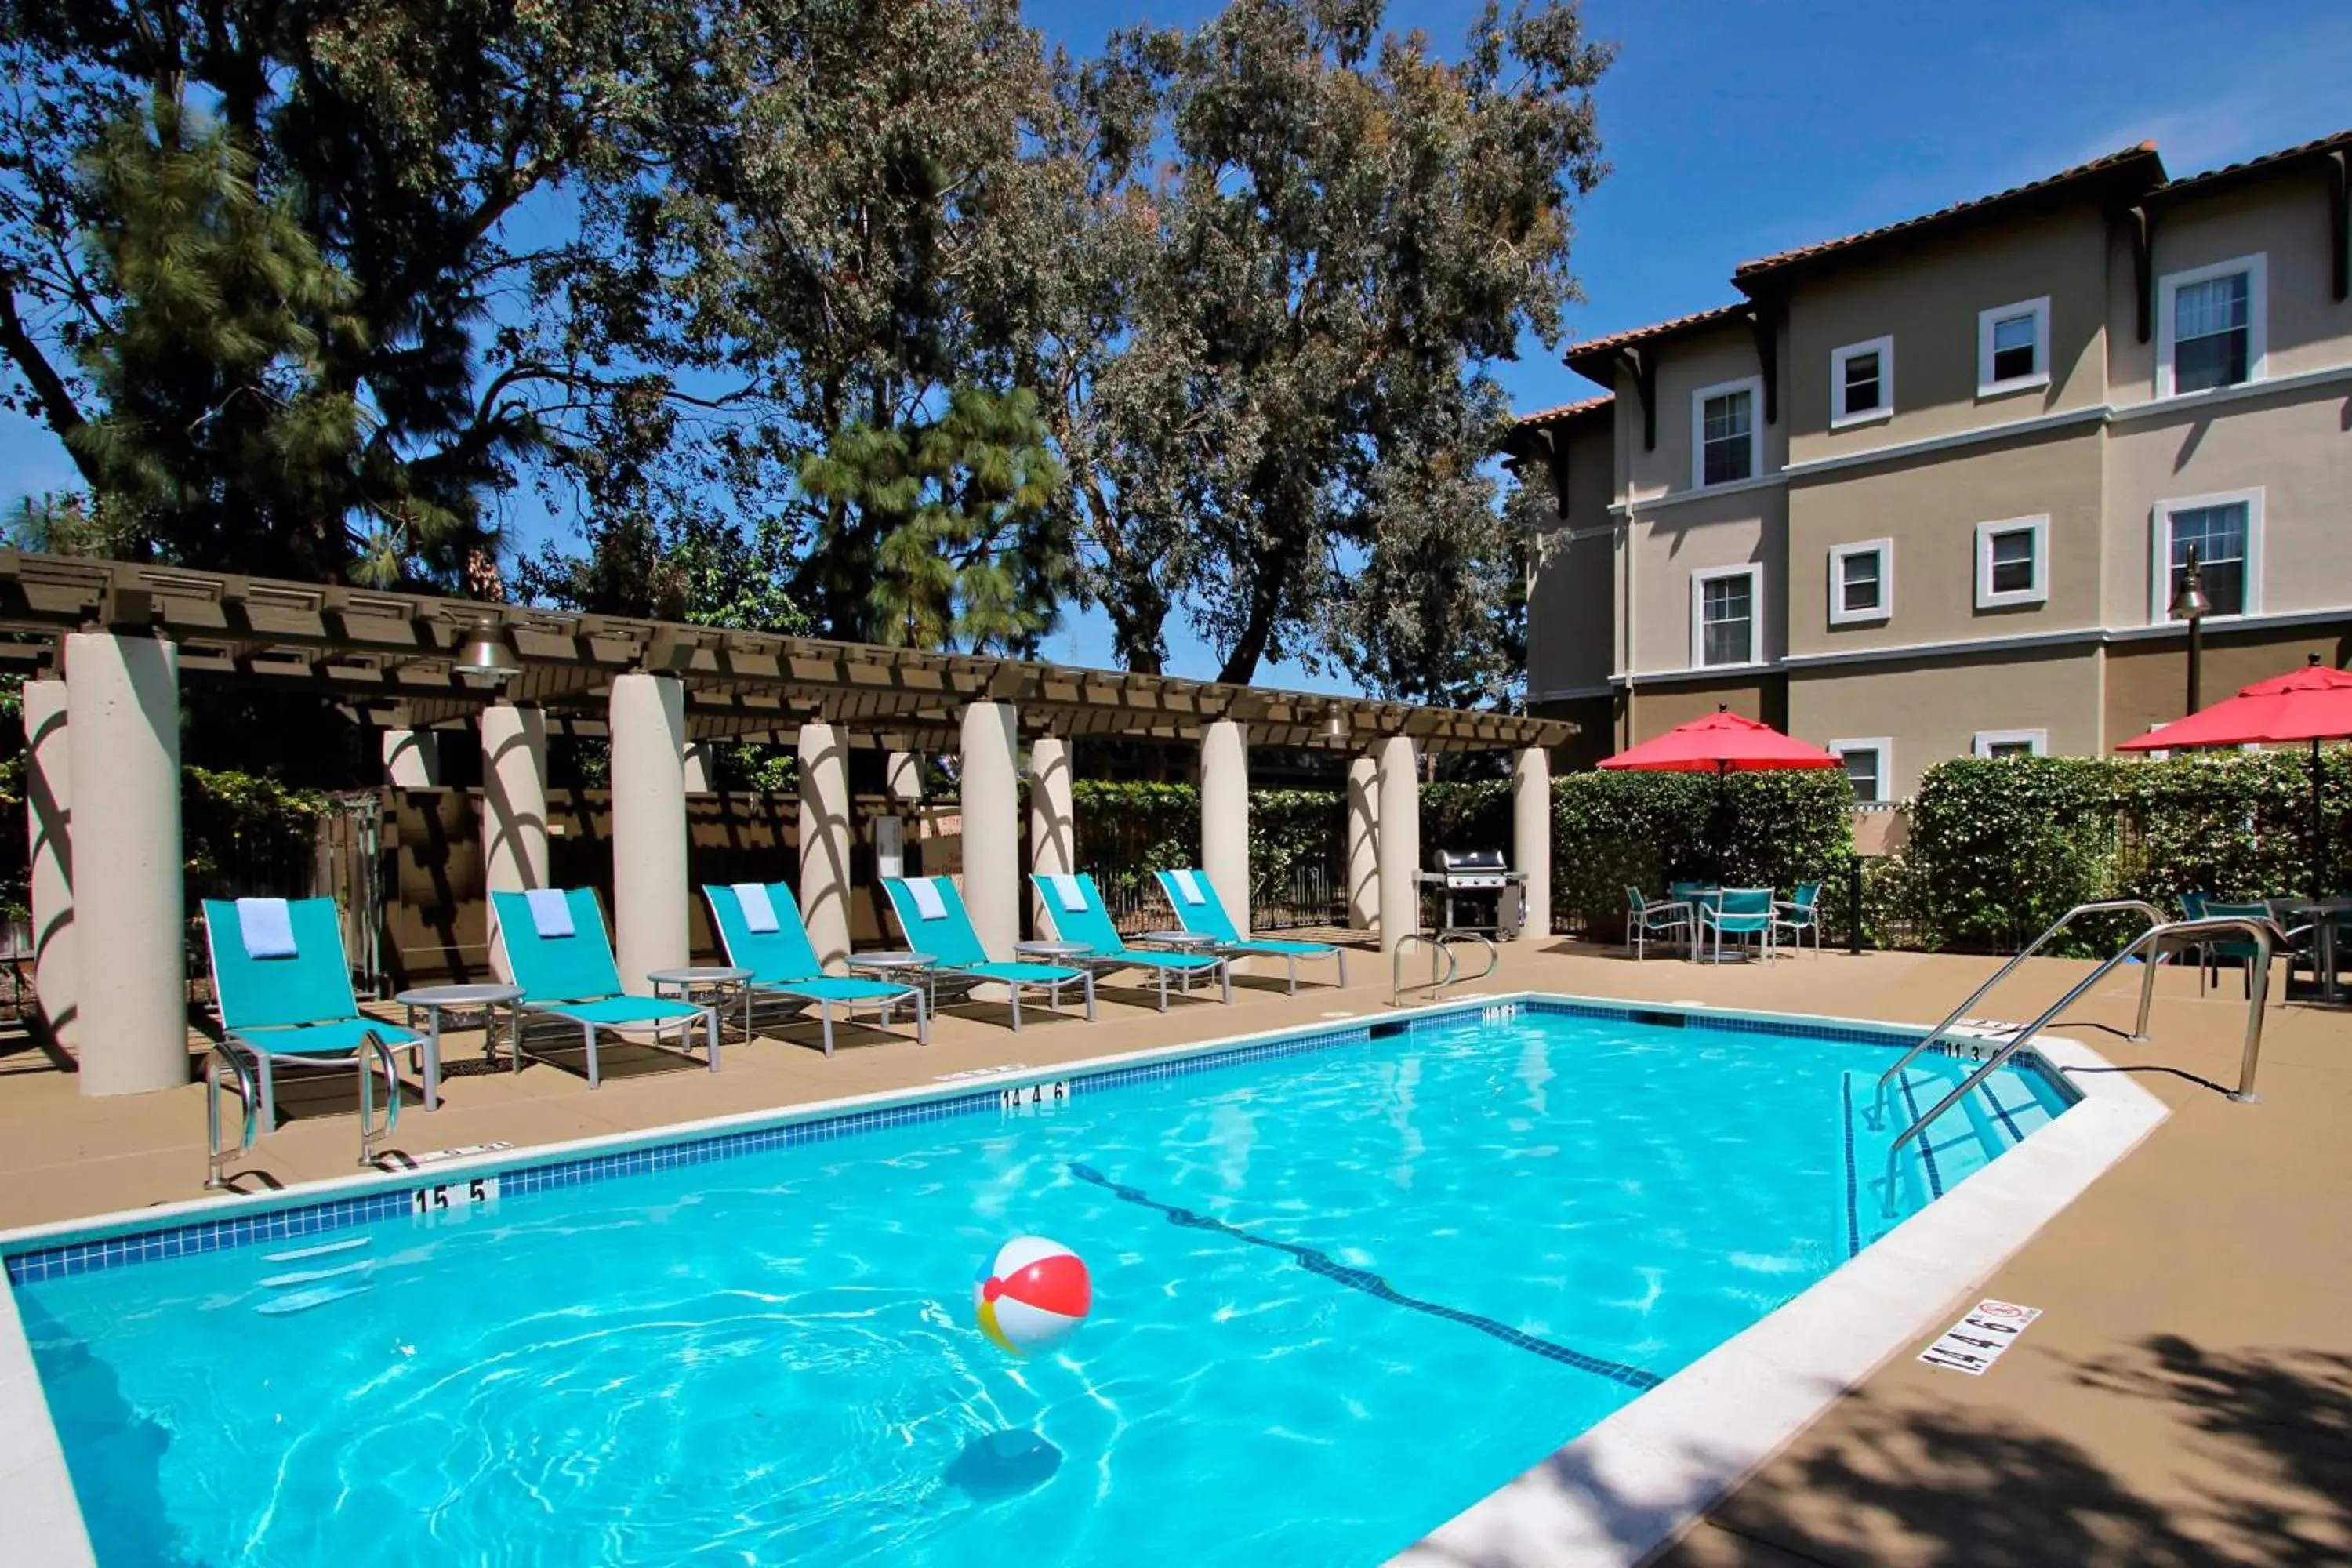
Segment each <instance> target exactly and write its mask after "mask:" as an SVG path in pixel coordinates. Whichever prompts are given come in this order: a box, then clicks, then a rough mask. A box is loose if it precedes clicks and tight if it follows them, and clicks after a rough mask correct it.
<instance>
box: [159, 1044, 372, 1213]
mask: <svg viewBox="0 0 2352 1568" xmlns="http://www.w3.org/2000/svg"><path fill="white" fill-rule="evenodd" d="M352 1060H353V1061H354V1062H355V1063H357V1064H358V1067H359V1073H360V1166H361V1168H362V1170H365V1169H368V1168H370V1167H373V1165H374V1164H375V1146H376V1144H377V1142H379V1141H380V1140H383V1139H385V1138H389V1137H391V1136H392V1132H393V1129H394V1128H396V1127H398V1126H399V1125H400V1063H399V1061H398V1060H397V1059H396V1058H394V1056H393V1054H392V1047H390V1046H388V1045H386V1044H384V1041H383V1036H381V1035H379V1034H377V1033H376V1032H375V1031H374V1030H373V1029H370V1030H369V1031H368V1032H367V1033H366V1034H364V1035H362V1036H361V1037H360V1043H359V1046H358V1047H357V1048H355V1049H354V1050H353V1051H352ZM378 1067H381V1068H383V1088H384V1108H383V1125H382V1126H381V1127H379V1126H377V1125H376V1120H375V1073H374V1071H373V1069H374V1068H378ZM224 1075H226V1076H227V1077H231V1078H234V1079H236V1098H237V1103H238V1105H239V1107H240V1108H241V1109H242V1110H243V1112H244V1115H243V1120H242V1125H241V1127H240V1129H239V1131H238V1137H237V1144H236V1149H235V1150H234V1151H231V1150H228V1149H226V1148H224V1147H223V1146H222V1144H221V1080H222V1079H223V1077H224ZM260 1114H261V1085H260V1082H259V1080H258V1079H257V1077H256V1076H255V1069H254V1062H253V1059H252V1058H251V1057H250V1055H249V1054H248V1053H247V1052H244V1051H240V1050H238V1049H237V1048H236V1047H235V1046H233V1045H231V1044H230V1043H229V1042H228V1041H226V1040H217V1041H215V1042H214V1044H213V1048H212V1054H211V1055H210V1056H209V1057H208V1058H205V1190H206V1191H207V1192H217V1191H219V1190H220V1189H221V1188H223V1187H226V1186H227V1185H228V1173H227V1166H228V1162H229V1160H230V1159H231V1158H232V1157H242V1156H243V1155H245V1154H247V1153H250V1152H252V1150H253V1145H254V1141H255V1139H256V1137H257V1135H258V1131H259V1127H260Z"/></svg>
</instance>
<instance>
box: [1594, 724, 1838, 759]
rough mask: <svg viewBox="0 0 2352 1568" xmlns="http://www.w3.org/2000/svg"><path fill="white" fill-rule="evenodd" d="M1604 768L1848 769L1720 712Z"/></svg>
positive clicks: (1769, 729) (1635, 749)
mask: <svg viewBox="0 0 2352 1568" xmlns="http://www.w3.org/2000/svg"><path fill="white" fill-rule="evenodd" d="M1844 765H1845V764H1844V763H1841V762H1840V761H1839V760H1838V759H1837V758H1836V757H1833V756H1832V755H1831V754H1830V753H1829V752H1824V751H1822V749H1821V748H1820V747H1819V746H1811V745H1807V744H1806V743H1805V742H1802V741H1798V740H1792V739H1790V737H1789V736H1787V735H1783V734H1782V733H1780V731H1778V730H1775V729H1774V728H1772V726H1771V725H1769V724H1759V723H1758V722H1757V721H1755V720H1753V719H1743V718H1741V717H1740V716H1739V715H1738V714H1737V713H1734V712H1732V711H1731V710H1729V709H1727V708H1717V710H1715V711H1714V712H1712V713H1710V714H1708V715H1707V716H1706V718H1704V719H1694V720H1692V721H1690V722H1689V723H1687V724H1677V725H1675V727H1674V728H1673V729H1671V730H1669V731H1666V732H1665V733H1664V734H1663V735H1660V736H1658V737H1657V738H1656V739H1655V740H1651V741H1644V742H1642V743H1641V744H1640V745H1638V746H1630V747H1628V748H1626V749H1625V750H1624V751H1622V752H1618V753H1617V754H1616V755H1615V756H1613V757H1604V758H1602V759H1601V766H1602V767H1604V768H1638V769H1641V770H1643V771H1644V772H1649V773H1753V772H1757V771H1759V770H1762V769H1767V768H1835V767H1843V766H1844Z"/></svg>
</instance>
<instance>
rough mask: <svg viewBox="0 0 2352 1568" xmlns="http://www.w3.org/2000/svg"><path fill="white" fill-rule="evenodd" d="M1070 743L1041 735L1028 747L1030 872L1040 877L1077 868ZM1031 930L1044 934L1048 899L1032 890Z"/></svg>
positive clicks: (1030, 902)
mask: <svg viewBox="0 0 2352 1568" xmlns="http://www.w3.org/2000/svg"><path fill="white" fill-rule="evenodd" d="M1070 785H1071V778H1070V743H1069V742H1067V741H1065V740H1063V739H1062V738H1061V737H1060V736H1059V735H1040V736H1038V737H1037V738H1036V739H1035V740H1034V741H1032V742H1030V743H1029V869H1030V870H1032V871H1034V872H1035V873H1037V874H1038V875H1040V876H1050V875H1052V874H1054V873H1055V872H1069V871H1075V870H1076V869H1077V868H1078V847H1077V813H1076V808H1075V807H1074V806H1073V805H1072V804H1071V799H1070ZM1029 929H1030V930H1031V931H1036V932H1040V933H1042V932H1044V931H1048V930H1050V929H1052V928H1051V927H1050V926H1049V925H1048V924H1047V922H1046V918H1045V895H1044V894H1042V893H1040V892H1038V891H1037V889H1036V886H1035V885H1034V883H1033V884H1031V886H1030V889H1029Z"/></svg>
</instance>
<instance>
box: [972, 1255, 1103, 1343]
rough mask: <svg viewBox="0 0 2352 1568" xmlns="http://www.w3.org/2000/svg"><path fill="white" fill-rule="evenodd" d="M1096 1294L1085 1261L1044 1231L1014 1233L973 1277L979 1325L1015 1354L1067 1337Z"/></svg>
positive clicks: (1084, 1314) (1084, 1319) (976, 1314)
mask: <svg viewBox="0 0 2352 1568" xmlns="http://www.w3.org/2000/svg"><path fill="white" fill-rule="evenodd" d="M1093 1300H1094V1282H1093V1281H1092V1280H1090V1279H1087V1266H1086V1264H1085V1262H1084V1261H1083V1260H1082V1259H1080V1258H1079V1257H1078V1255H1077V1254H1076V1253H1075V1252H1072V1251H1071V1250H1070V1249H1069V1248H1068V1247H1064V1246H1063V1245H1062V1244H1061V1243H1060V1242H1058V1241H1048V1240H1046V1239H1045V1237H1042V1236H1016V1237H1013V1239H1012V1240H1011V1241H1008V1242H1006V1243H1005V1244H1004V1245H1003V1247H998V1248H997V1249H996V1256H995V1257H994V1258H992V1259H991V1260H990V1261H989V1265H988V1267H987V1268H983V1269H982V1270H981V1271H980V1273H979V1275H978V1276H977V1277H975V1278H974V1279H973V1280H972V1282H971V1304H972V1310H973V1313H974V1315H975V1316H977V1317H978V1318H979V1320H980V1331H981V1332H982V1333H983V1334H986V1335H987V1336H988V1337H989V1338H990V1339H992V1340H994V1341H995V1342H997V1343H998V1344H1000V1345H1002V1346H1003V1347H1004V1348H1005V1349H1006V1350H1008V1351H1011V1352H1013V1354H1014V1355H1026V1354H1028V1353H1029V1352H1032V1351H1040V1350H1044V1349H1045V1348H1046V1347H1047V1346H1048V1345H1053V1344H1058V1343H1060V1342H1062V1341H1063V1340H1066V1339H1067V1338H1069V1336H1070V1335H1071V1333H1072V1332H1073V1331H1076V1328H1077V1326H1078V1325H1079V1324H1080V1323H1082V1322H1084V1321H1086V1318H1087V1307H1088V1306H1090V1305H1091V1304H1092V1303H1093Z"/></svg>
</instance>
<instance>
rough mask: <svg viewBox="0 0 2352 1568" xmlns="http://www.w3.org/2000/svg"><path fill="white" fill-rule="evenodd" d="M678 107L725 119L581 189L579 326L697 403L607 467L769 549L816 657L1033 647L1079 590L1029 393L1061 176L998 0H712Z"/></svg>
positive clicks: (697, 122)
mask: <svg viewBox="0 0 2352 1568" xmlns="http://www.w3.org/2000/svg"><path fill="white" fill-rule="evenodd" d="M696 90H698V92H700V93H702V94H703V95H705V96H706V97H707V98H708V99H709V100H710V101H711V103H712V104H713V105H714V106H716V108H715V110H714V112H713V113H711V114H709V115H702V116H680V117H673V118H671V119H669V120H668V121H666V122H665V124H664V126H663V128H662V140H661V143H660V149H659V155H658V157H657V158H656V159H655V160H653V161H651V162H650V163H648V164H647V165H646V168H645V169H643V170H642V171H640V172H639V174H638V176H637V177H636V178H635V179H634V180H631V181H627V182H622V183H617V184H614V185H612V186H610V187H606V188H604V189H601V190H598V191H595V192H592V193H590V194H589V195H588V198H587V199H586V201H585V203H584V205H583V215H584V222H585V226H586V233H587V235H588V237H589V244H590V248H591V249H592V251H593V252H594V253H595V254H596V255H597V256H598V257H599V258H601V259H600V263H599V266H600V268H602V272H601V275H600V277H599V278H598V279H597V280H596V281H594V282H593V284H592V285H590V286H588V287H584V288H583V289H580V290H579V291H577V292H576V294H575V299H576V300H577V301H578V302H579V303H580V304H581V306H582V310H581V312H580V314H579V315H578V316H577V317H576V318H575V320H574V322H573V324H572V331H573V334H574V338H575V341H576V342H581V343H583V344H584V345H585V347H584V349H583V352H585V353H588V354H590V355H591V356H592V357H596V358H600V359H607V360H624V359H625V360H627V361H630V362H632V363H637V364H641V365H644V366H646V367H649V368H650V369H652V370H654V371H655V372H656V373H657V374H660V375H661V376H663V377H665V378H667V382H668V384H670V385H671V386H673V387H676V388H679V389H682V390H685V391H689V392H692V393H693V394H694V395H696V396H697V397H698V398H699V399H700V402H701V405H700V406H689V407H688V410H687V411H686V412H685V413H684V414H677V413H675V412H674V411H672V410H671V409H667V408H664V409H656V408H655V407H653V406H652V405H641V406H639V407H638V408H637V409H636V410H635V412H636V414H638V415H640V416H643V417H642V418H641V419H638V420H636V421H635V423H632V422H631V421H629V420H626V419H625V420H623V421H621V422H620V423H619V424H618V425H616V426H615V427H614V429H613V430H612V432H611V439H609V440H608V441H605V442H603V443H600V444H599V445H600V449H601V453H602V454H604V455H600V456H598V457H597V458H596V459H595V460H596V461H598V462H600V463H605V464H608V465H609V464H611V463H612V462H613V461H614V458H612V457H610V456H609V454H640V453H641V454H644V455H645V457H646V465H645V471H644V472H643V473H640V474H639V475H637V476H636V477H635V479H633V480H632V481H631V482H632V483H633V484H635V487H636V491H635V493H636V494H638V495H640V496H644V495H647V494H651V493H652V492H654V491H655V490H657V489H660V488H661V487H662V485H663V484H664V483H666V482H668V481H667V480H664V479H656V478H651V477H649V476H653V475H656V474H657V473H658V474H666V475H667V476H670V478H671V479H675V478H676V477H677V476H678V475H679V474H681V473H683V474H685V475H687V476H688V477H687V479H686V482H685V484H684V486H683V488H684V489H690V490H693V491H695V492H697V493H698V494H699V495H700V496H701V497H702V498H704V499H703V504H717V505H719V506H721V507H723V508H724V509H725V510H727V511H728V512H729V513H730V515H731V516H733V517H734V518H735V519H736V520H737V522H738V524H739V526H744V527H750V526H753V525H754V524H756V523H758V522H760V521H765V522H767V523H769V524H770V525H772V526H782V527H783V528H784V529H786V530H787V531H789V532H790V533H791V534H792V535H793V537H794V538H795V539H797V540H798V541H799V542H800V545H801V552H800V555H799V559H798V562H797V563H796V566H795V569H794V571H793V574H792V578H791V583H790V588H791V592H792V595H793V598H794V599H795V601H796V602H798V603H800V604H801V605H804V606H805V607H806V608H807V609H808V611H809V612H810V613H811V614H812V615H813V616H815V618H816V620H817V622H818V624H819V626H820V628H821V629H822V630H824V631H825V632H826V633H828V634H830V635H833V636H835V637H861V638H863V637H875V638H887V639H889V640H901V639H907V638H912V639H915V640H919V641H931V640H938V639H943V638H950V637H965V638H969V637H980V638H982V640H989V641H993V642H998V643H1002V644H1004V645H1006V646H1025V645H1026V643H1027V642H1028V641H1029V640H1030V639H1033V638H1034V637H1035V636H1036V635H1038V634H1039V633H1041V632H1043V631H1044V630H1045V629H1047V628H1048V627H1050V626H1051V625H1052V622H1053V616H1054V613H1055V605H1057V603H1058V601H1059V599H1060V597H1061V596H1062V595H1063V594H1064V593H1065V592H1066V589H1067V586H1068V575H1069V568H1068V563H1067V550H1066V545H1064V544H1063V543H1061V542H1058V541H1059V540H1060V539H1061V537H1062V535H1063V533H1064V532H1066V523H1065V522H1063V521H1057V520H1061V519H1066V500H1065V490H1064V487H1063V485H1062V483H1061V480H1060V476H1059V470H1058V468H1056V467H1055V465H1054V464H1053V462H1052V459H1051V455H1050V453H1048V452H1046V451H1045V450H1044V449H1043V448H1042V446H1041V445H1040V440H1041V437H1042V435H1043V431H1042V427H1036V428H1033V426H1036V416H1035V414H1034V407H1033V406H1032V405H1030V403H1028V402H1027V401H1025V400H1024V398H1023V397H1022V396H1021V395H1020V387H1021V384H1022V371H1023V367H1024V366H1026V365H1028V364H1030V363H1034V339H1035V334H1036V331H1037V328H1036V324H1035V323H1036V321H1037V319H1038V316H1039V312H1040V310H1041V300H1043V299H1045V296H1046V295H1047V293H1048V292H1049V290H1050V288H1051V284H1050V281H1049V279H1050V277H1051V272H1052V269H1051V268H1050V267H1049V266H1048V265H1046V264H1045V261H1044V259H1043V258H1045V257H1046V256H1047V254H1048V253H1049V252H1050V251H1052V250H1053V248H1054V245H1053V240H1054V237H1055V226H1056V223H1057V217H1056V197H1055V185H1056V182H1057V181H1058V180H1061V179H1063V178H1065V177H1066V174H1067V170H1066V165H1065V164H1063V163H1058V162H1057V160H1056V159H1055V157H1054V156H1053V155H1052V154H1051V153H1048V152H1047V151H1045V149H1044V147H1043V144H1042V135H1041V133H1042V132H1043V129H1044V117H1045V114H1046V113H1047V111H1048V110H1050V108H1051V103H1052V100H1051V95H1050V92H1049V85H1048V75H1047V68H1046V65H1045V57H1044V54H1043V51H1042V48H1041V46H1040V44H1039V42H1038V39H1037V37H1036V35H1035V33H1034V31H1032V30H1031V29H1029V28H1027V27H1025V26H1023V25H1022V23H1021V20H1020V15H1019V10H1018V7H1017V5H1015V4H1014V3H1013V0H906V3H904V4H900V5H888V6H880V5H866V4H859V3H853V0H730V3H729V4H724V5H719V4H712V5H708V6H707V7H706V8H705V9H704V11H703V13H702V28H701V32H700V35H699V39H698V63H697V77H696ZM672 418H677V419H680V420H682V421H683V423H682V425H681V426H679V431H678V433H677V434H676V435H664V436H660V437H652V436H649V435H648V434H647V426H646V422H647V421H655V422H658V421H665V420H669V419H672ZM634 461H635V458H634V457H632V458H628V459H627V462H631V463H633V462H634ZM998 479H1002V480H1003V489H1002V490H1001V492H1000V491H999V490H998V489H996V488H995V487H996V484H997V481H998ZM597 482H599V483H603V482H605V481H604V478H603V477H601V476H600V477H599V478H598V480H597ZM677 488H678V487H677V486H675V485H673V486H672V489H673V492H675V490H676V489H677ZM917 491H920V492H923V493H922V494H921V496H920V498H919V499H909V498H910V497H913V496H914V495H915V492H917ZM661 504H662V505H665V506H674V505H676V504H677V496H676V494H675V493H673V494H672V495H671V497H670V499H669V500H667V501H666V502H663V503H661Z"/></svg>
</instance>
